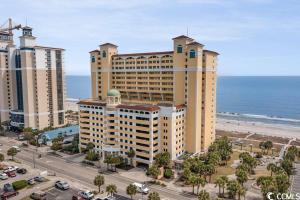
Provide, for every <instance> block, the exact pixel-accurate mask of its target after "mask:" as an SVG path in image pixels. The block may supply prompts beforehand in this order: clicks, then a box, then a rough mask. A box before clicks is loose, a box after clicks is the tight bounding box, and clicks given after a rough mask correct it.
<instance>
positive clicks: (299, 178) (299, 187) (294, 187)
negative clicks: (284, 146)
mask: <svg viewBox="0 0 300 200" xmlns="http://www.w3.org/2000/svg"><path fill="white" fill-rule="evenodd" d="M294 166H295V170H296V173H295V175H293V177H292V184H291V187H290V192H291V193H293V194H296V193H300V164H299V163H295V165H294Z"/></svg>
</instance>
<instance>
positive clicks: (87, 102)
mask: <svg viewBox="0 0 300 200" xmlns="http://www.w3.org/2000/svg"><path fill="white" fill-rule="evenodd" d="M77 104H79V105H90V106H106V103H104V102H100V101H97V100H89V99H86V100H81V101H79V102H78V103H77Z"/></svg>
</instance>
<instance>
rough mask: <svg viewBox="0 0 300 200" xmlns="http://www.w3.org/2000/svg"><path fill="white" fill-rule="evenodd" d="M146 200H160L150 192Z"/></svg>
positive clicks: (156, 194)
mask: <svg viewBox="0 0 300 200" xmlns="http://www.w3.org/2000/svg"><path fill="white" fill-rule="evenodd" d="M148 200H160V197H159V194H158V193H157V192H151V193H150V194H149V195H148Z"/></svg>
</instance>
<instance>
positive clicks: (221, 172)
mask: <svg viewBox="0 0 300 200" xmlns="http://www.w3.org/2000/svg"><path fill="white" fill-rule="evenodd" d="M239 155H240V153H239V152H237V151H233V153H232V154H231V158H230V160H229V161H228V162H227V165H226V166H218V167H217V168H216V171H217V173H215V174H213V175H212V177H211V182H212V183H214V182H215V180H216V179H217V178H218V177H219V176H227V175H231V174H234V173H235V168H233V167H231V165H232V164H233V162H234V160H238V159H239Z"/></svg>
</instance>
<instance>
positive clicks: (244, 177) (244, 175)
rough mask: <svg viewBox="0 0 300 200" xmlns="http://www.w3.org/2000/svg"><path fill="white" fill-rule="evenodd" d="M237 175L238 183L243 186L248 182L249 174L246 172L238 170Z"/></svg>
mask: <svg viewBox="0 0 300 200" xmlns="http://www.w3.org/2000/svg"><path fill="white" fill-rule="evenodd" d="M235 175H236V177H237V181H238V182H239V183H240V184H242V185H243V184H244V183H245V182H246V181H247V180H248V174H247V172H246V171H245V170H242V169H238V170H236V171H235Z"/></svg>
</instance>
